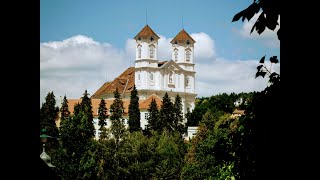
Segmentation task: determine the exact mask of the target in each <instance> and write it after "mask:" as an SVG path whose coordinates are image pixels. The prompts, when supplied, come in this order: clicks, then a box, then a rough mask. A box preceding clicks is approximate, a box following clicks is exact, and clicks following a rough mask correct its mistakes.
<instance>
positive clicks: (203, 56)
mask: <svg viewBox="0 0 320 180" xmlns="http://www.w3.org/2000/svg"><path fill="white" fill-rule="evenodd" d="M190 36H191V37H192V38H193V39H194V40H195V41H196V43H195V45H194V52H195V53H194V58H195V59H196V61H197V62H199V61H203V60H207V59H208V58H213V57H215V55H216V52H215V46H214V40H213V39H212V38H211V37H210V36H209V35H208V34H206V33H203V32H201V33H193V34H190Z"/></svg>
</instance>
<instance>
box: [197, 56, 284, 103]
mask: <svg viewBox="0 0 320 180" xmlns="http://www.w3.org/2000/svg"><path fill="white" fill-rule="evenodd" d="M258 65H259V61H258V60H232V61H231V60H224V59H221V58H218V59H217V60H216V61H212V62H211V63H199V64H197V65H196V66H195V70H196V92H197V93H198V96H199V97H201V96H211V95H214V94H219V93H224V92H226V93H231V92H235V93H240V92H252V91H261V90H263V89H264V88H266V86H267V85H268V78H267V77H265V78H262V77H258V78H255V74H256V72H257V66H258ZM266 66H267V67H268V68H269V67H270V66H269V64H268V63H266ZM279 67H280V65H279V64H277V65H274V66H273V68H272V72H274V70H275V71H276V72H278V73H280V71H278V70H279Z"/></svg>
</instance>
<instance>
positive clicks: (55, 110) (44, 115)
mask: <svg viewBox="0 0 320 180" xmlns="http://www.w3.org/2000/svg"><path fill="white" fill-rule="evenodd" d="M45 100H46V101H45V102H44V103H43V104H42V106H41V108H40V130H41V129H43V128H44V129H46V130H47V135H49V136H52V137H54V138H50V140H48V141H47V143H46V150H47V153H48V154H51V155H52V153H53V152H52V151H53V150H54V149H56V148H57V147H58V141H57V139H56V138H57V137H58V135H59V131H58V128H57V126H56V120H57V118H58V116H59V107H58V106H56V100H55V96H54V93H53V92H49V93H48V94H47V96H46V98H45ZM39 133H40V132H39ZM40 152H42V144H41V143H40Z"/></svg>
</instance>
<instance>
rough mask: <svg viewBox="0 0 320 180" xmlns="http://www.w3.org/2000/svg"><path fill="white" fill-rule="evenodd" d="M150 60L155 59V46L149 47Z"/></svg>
mask: <svg viewBox="0 0 320 180" xmlns="http://www.w3.org/2000/svg"><path fill="white" fill-rule="evenodd" d="M149 51H150V58H154V46H152V45H151V46H149Z"/></svg>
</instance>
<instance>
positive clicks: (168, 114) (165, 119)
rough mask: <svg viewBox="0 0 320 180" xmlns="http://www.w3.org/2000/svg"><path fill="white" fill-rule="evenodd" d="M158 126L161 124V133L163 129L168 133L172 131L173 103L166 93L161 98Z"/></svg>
mask: <svg viewBox="0 0 320 180" xmlns="http://www.w3.org/2000/svg"><path fill="white" fill-rule="evenodd" d="M160 124H162V131H163V130H164V129H167V130H168V131H169V132H172V131H173V130H174V125H173V124H174V116H173V103H172V102H171V100H170V97H169V95H168V93H167V92H166V93H165V95H164V96H163V98H162V104H161V109H160Z"/></svg>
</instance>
